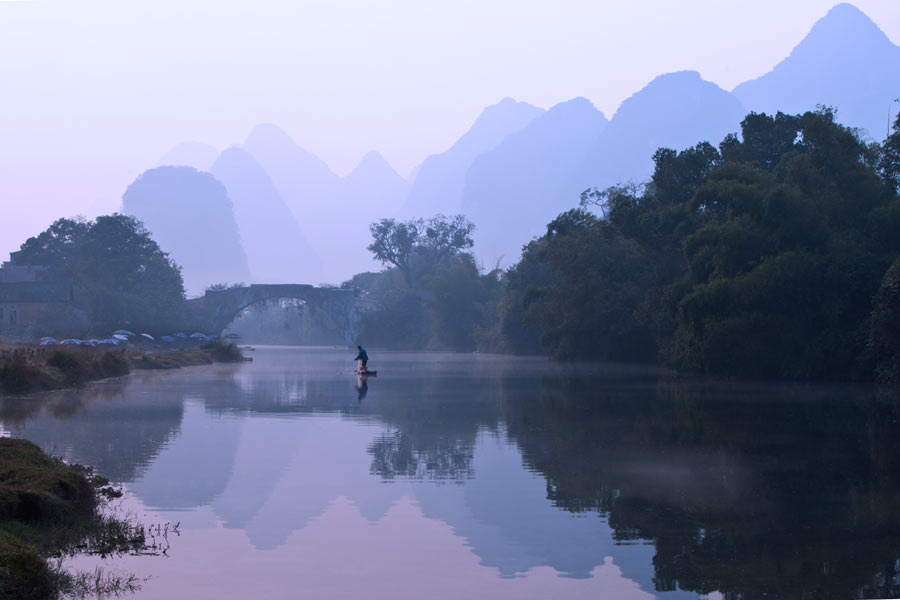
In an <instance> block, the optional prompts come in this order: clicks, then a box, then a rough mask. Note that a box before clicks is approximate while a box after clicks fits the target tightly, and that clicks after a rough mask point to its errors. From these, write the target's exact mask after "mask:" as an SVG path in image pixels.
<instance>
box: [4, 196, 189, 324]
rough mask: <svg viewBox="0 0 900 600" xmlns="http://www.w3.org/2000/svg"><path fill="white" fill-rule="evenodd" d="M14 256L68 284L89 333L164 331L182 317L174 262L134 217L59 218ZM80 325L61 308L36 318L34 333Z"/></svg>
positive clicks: (181, 289)
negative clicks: (57, 312)
mask: <svg viewBox="0 0 900 600" xmlns="http://www.w3.org/2000/svg"><path fill="white" fill-rule="evenodd" d="M15 261H16V263H17V264H20V265H38V266H42V267H46V268H47V270H46V272H43V278H45V279H47V280H50V281H63V282H68V283H70V284H71V285H72V288H73V296H74V303H75V305H77V306H78V307H79V308H80V309H82V310H84V311H85V313H86V317H87V320H86V322H87V330H88V331H87V332H88V333H90V332H94V333H97V334H105V335H108V334H109V333H110V332H111V331H113V330H115V329H118V328H121V327H128V328H133V329H136V330H138V331H149V332H152V333H169V332H171V331H173V330H175V329H176V328H178V327H180V326H181V324H182V308H183V304H184V284H183V281H182V278H181V268H180V267H179V266H178V265H176V264H175V263H174V262H173V261H172V259H171V258H170V257H169V255H168V254H167V253H166V252H163V251H162V250H161V249H160V247H159V245H158V244H157V243H156V242H155V241H154V240H153V238H152V237H151V236H150V232H149V231H148V230H147V228H146V227H144V225H143V224H142V223H141V222H140V221H138V220H137V219H135V218H134V217H130V216H127V215H122V214H112V215H106V216H100V217H97V218H96V219H94V220H90V221H88V220H84V219H58V220H57V221H55V222H54V223H53V224H52V225H50V227H48V228H47V229H46V230H44V231H42V232H41V233H40V234H38V235H37V236H35V237H31V238H28V240H26V241H25V243H24V244H22V246H21V248H20V250H19V251H18V252H16V253H15ZM84 329H85V325H83V324H80V323H73V322H72V321H71V320H68V319H66V318H65V315H60V316H57V317H56V318H48V319H46V320H44V321H42V322H40V323H38V332H37V333H39V334H40V333H45V334H48V335H62V334H72V335H79V334H82V333H85V332H84V331H83V330H84Z"/></svg>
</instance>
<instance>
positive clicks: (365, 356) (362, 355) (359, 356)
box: [353, 346, 369, 371]
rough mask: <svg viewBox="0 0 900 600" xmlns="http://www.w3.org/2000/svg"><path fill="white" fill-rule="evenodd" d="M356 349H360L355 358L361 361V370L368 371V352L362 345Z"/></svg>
mask: <svg viewBox="0 0 900 600" xmlns="http://www.w3.org/2000/svg"><path fill="white" fill-rule="evenodd" d="M356 349H357V350H359V354H357V355H356V358H354V359H353V360H358V361H360V364H361V365H362V366H361V367H359V370H360V371H367V370H368V369H366V363H368V362H369V355H368V354H366V349H365V348H363V347H362V346H357V347H356Z"/></svg>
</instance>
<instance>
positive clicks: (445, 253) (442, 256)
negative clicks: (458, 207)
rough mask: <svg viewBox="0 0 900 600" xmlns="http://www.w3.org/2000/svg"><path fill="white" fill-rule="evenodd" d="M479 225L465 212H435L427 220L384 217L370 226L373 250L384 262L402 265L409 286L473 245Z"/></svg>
mask: <svg viewBox="0 0 900 600" xmlns="http://www.w3.org/2000/svg"><path fill="white" fill-rule="evenodd" d="M474 229H475V225H473V224H472V223H470V222H469V221H467V220H466V218H465V217H463V216H462V215H456V216H454V217H446V216H444V215H435V216H434V217H432V218H431V219H428V220H427V221H426V220H424V219H413V220H410V221H405V222H399V223H398V222H397V221H395V220H394V219H381V220H380V221H378V222H376V223H372V224H371V225H370V226H369V231H370V232H371V233H372V243H371V244H370V245H369V248H368V249H369V251H370V252H372V254H374V255H375V259H376V260H378V261H380V262H381V263H382V264H390V265H393V266H394V267H396V268H397V269H399V271H400V273H402V274H403V277H404V279H405V280H406V283H407V285H408V286H409V287H413V285H414V283H415V280H416V279H418V278H421V277H422V276H426V275H428V274H430V273H431V272H432V271H433V270H434V269H435V268H437V267H438V265H440V264H441V263H442V262H443V261H445V260H447V259H449V258H450V257H452V256H455V255H456V254H458V253H459V252H462V251H464V250H466V249H468V248H471V247H472V231H473V230H474Z"/></svg>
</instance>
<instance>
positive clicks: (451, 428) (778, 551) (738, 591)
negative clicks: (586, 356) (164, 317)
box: [0, 351, 900, 600]
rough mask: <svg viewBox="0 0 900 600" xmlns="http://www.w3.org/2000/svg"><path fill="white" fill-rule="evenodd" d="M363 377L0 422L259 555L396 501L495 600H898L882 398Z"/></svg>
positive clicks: (148, 378)
mask: <svg viewBox="0 0 900 600" xmlns="http://www.w3.org/2000/svg"><path fill="white" fill-rule="evenodd" d="M298 353H299V359H298ZM380 358H381V361H380V364H379V368H380V369H381V368H384V370H385V373H390V376H389V377H387V376H386V377H381V378H379V379H373V380H371V381H369V382H368V390H367V395H366V397H365V400H364V401H362V402H360V401H359V400H360V398H359V393H358V392H359V390H358V387H357V381H356V379H355V378H352V377H349V376H347V375H344V374H342V370H343V371H348V370H349V369H348V368H347V367H348V365H347V364H345V363H347V362H348V361H346V360H345V359H346V357H345V356H344V355H343V354H341V353H339V352H331V353H327V352H321V351H295V353H293V354H292V353H289V352H279V351H271V352H270V353H267V354H265V356H264V357H261V359H260V360H258V361H257V362H255V363H253V364H252V365H248V366H245V367H233V366H218V367H214V368H203V369H198V370H194V371H190V370H185V371H182V372H179V373H171V374H147V375H138V376H134V377H131V378H127V379H120V380H113V381H108V382H103V383H101V384H99V385H94V386H89V387H88V388H85V389H84V390H77V391H69V392H63V393H54V394H45V395H40V396H37V397H35V398H27V399H6V400H3V401H0V419H2V422H3V426H4V427H5V428H6V429H7V430H9V431H11V432H12V433H13V434H14V435H21V436H23V437H27V438H29V439H32V440H34V441H35V442H37V443H38V444H40V445H41V446H42V447H44V448H45V449H48V450H50V451H54V449H55V451H56V453H57V454H60V453H62V454H63V455H64V456H66V457H67V458H70V459H72V460H75V461H77V462H84V463H89V464H93V465H95V466H97V467H98V469H99V470H100V472H102V473H104V474H106V475H109V476H111V477H113V478H114V479H118V480H120V481H124V482H126V483H128V485H129V487H131V489H133V490H134V491H135V492H136V493H137V494H138V496H139V497H140V498H141V500H142V501H143V502H144V503H146V504H147V505H148V506H154V507H158V508H161V509H170V510H185V509H194V508H197V507H202V506H209V507H211V508H212V510H213V511H214V512H215V514H216V516H217V517H218V518H219V519H220V520H221V522H222V524H223V525H224V526H225V527H226V528H237V529H242V530H244V531H246V533H247V536H248V537H249V539H250V540H251V542H252V543H253V545H254V546H255V547H256V548H260V549H274V548H277V547H279V546H280V545H282V544H284V543H286V540H287V539H288V538H289V536H290V534H291V532H293V531H298V530H301V529H304V528H306V527H307V526H308V525H309V523H310V522H311V520H312V519H314V518H316V517H317V516H318V515H321V514H323V512H324V511H326V509H327V507H328V506H330V505H332V503H333V502H334V501H335V499H336V498H346V499H347V500H349V501H350V502H352V503H353V504H354V505H355V506H356V507H357V509H358V510H359V512H360V514H361V515H363V516H364V517H365V518H366V519H369V520H370V521H373V522H374V521H377V520H379V519H382V518H383V517H384V516H385V515H386V514H387V513H388V511H389V509H390V507H391V506H394V505H396V504H397V502H399V501H400V500H401V499H402V498H403V497H404V496H408V497H411V498H414V499H415V502H416V503H417V504H418V505H419V506H420V507H421V510H422V513H423V514H424V515H425V517H426V518H433V519H438V520H440V521H443V522H445V523H447V524H448V525H450V526H451V527H452V528H453V530H454V532H456V534H457V535H460V536H463V537H464V538H465V539H466V540H467V543H468V545H469V546H470V547H471V548H472V551H473V552H475V553H476V554H477V555H478V556H479V558H480V560H481V561H482V564H484V565H487V566H492V567H495V568H497V569H498V570H499V572H500V574H501V575H503V576H514V575H516V574H521V573H524V572H527V571H528V570H529V569H532V568H534V567H536V566H551V567H553V568H554V569H556V570H557V572H559V573H562V574H566V575H568V576H570V577H588V576H590V574H591V573H592V572H593V570H594V569H595V568H596V567H597V565H602V564H604V557H606V556H614V557H615V562H616V565H618V566H619V568H621V570H622V573H623V575H624V576H625V577H627V578H630V579H633V580H635V581H638V582H639V583H641V584H643V585H644V586H645V589H647V588H649V589H654V588H655V589H656V590H657V591H670V590H684V591H691V592H695V593H699V594H707V593H711V592H714V591H719V592H721V593H722V594H723V596H724V597H725V598H728V599H734V600H737V599H738V598H740V599H742V600H751V599H755V598H848V597H869V598H871V597H898V596H900V569H898V565H900V561H898V559H900V516H898V515H900V511H898V510H897V507H898V506H900V502H898V501H900V402H898V400H897V398H896V397H893V396H883V397H878V396H876V394H875V392H874V391H873V390H871V389H869V388H864V387H848V386H769V385H763V384H727V383H709V382H702V381H682V380H671V379H666V378H665V377H661V376H660V374H658V373H655V372H649V371H646V370H635V369H628V368H625V367H619V366H607V367H596V366H593V367H583V366H577V365H570V366H564V365H553V364H549V363H546V362H544V361H537V360H530V359H526V360H523V359H509V358H505V357H490V356H471V355H464V356H454V355H434V356H425V357H421V356H416V355H405V354H390V355H385V356H383V357H380ZM297 364H302V365H304V367H303V368H298V367H297ZM300 417H302V418H300ZM523 467H524V468H523ZM385 483H390V485H385ZM435 483H437V484H442V483H455V484H458V485H449V486H447V485H434V484H435ZM573 515H575V516H580V517H582V518H573ZM651 562H652V575H651V574H647V573H648V572H647V567H648V565H649V564H650V563H651Z"/></svg>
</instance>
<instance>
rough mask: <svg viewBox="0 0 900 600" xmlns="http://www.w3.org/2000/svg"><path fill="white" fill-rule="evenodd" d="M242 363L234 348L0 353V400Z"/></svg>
mask: <svg viewBox="0 0 900 600" xmlns="http://www.w3.org/2000/svg"><path fill="white" fill-rule="evenodd" d="M244 360H246V359H245V358H244V356H243V355H242V354H241V351H240V350H239V349H238V348H237V346H235V345H234V344H230V343H229V344H226V343H222V342H212V343H209V344H204V345H202V346H198V347H195V348H184V349H177V350H160V351H151V352H139V351H135V350H130V349H123V348H108V349H107V348H98V347H80V346H74V347H69V348H58V347H50V348H34V347H25V346H21V347H16V348H5V349H4V348H0V395H2V394H10V395H11V394H27V393H31V392H40V391H47V390H55V389H63V388H67V387H73V386H77V385H81V384H83V383H86V382H88V381H95V380H98V379H105V378H107V377H117V376H120V375H127V374H128V373H130V372H131V371H132V370H133V369H177V368H179V367H187V366H196V365H208V364H212V363H216V362H224V363H228V362H243V361H244Z"/></svg>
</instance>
